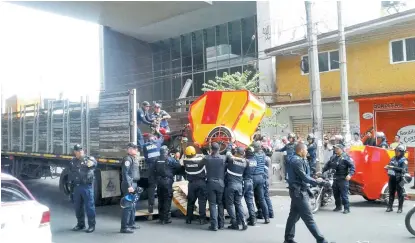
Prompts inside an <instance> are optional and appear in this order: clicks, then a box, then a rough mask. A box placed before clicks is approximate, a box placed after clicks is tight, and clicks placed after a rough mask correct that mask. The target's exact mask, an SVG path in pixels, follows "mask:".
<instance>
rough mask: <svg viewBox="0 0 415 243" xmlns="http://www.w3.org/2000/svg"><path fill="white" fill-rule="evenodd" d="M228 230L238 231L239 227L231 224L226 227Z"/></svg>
mask: <svg viewBox="0 0 415 243" xmlns="http://www.w3.org/2000/svg"><path fill="white" fill-rule="evenodd" d="M228 229H233V230H239V226H238V225H237V224H231V225H229V226H228Z"/></svg>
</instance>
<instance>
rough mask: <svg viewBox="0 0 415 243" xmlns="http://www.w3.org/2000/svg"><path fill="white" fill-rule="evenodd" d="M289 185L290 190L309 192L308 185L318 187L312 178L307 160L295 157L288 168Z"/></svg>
mask: <svg viewBox="0 0 415 243" xmlns="http://www.w3.org/2000/svg"><path fill="white" fill-rule="evenodd" d="M287 180H288V184H289V187H290V188H293V189H301V190H307V189H308V188H309V185H308V184H312V185H314V186H315V185H317V181H316V180H315V179H314V178H312V177H310V167H309V165H308V162H307V159H305V158H301V157H300V156H298V155H294V156H293V157H292V159H291V162H290V167H288V178H287Z"/></svg>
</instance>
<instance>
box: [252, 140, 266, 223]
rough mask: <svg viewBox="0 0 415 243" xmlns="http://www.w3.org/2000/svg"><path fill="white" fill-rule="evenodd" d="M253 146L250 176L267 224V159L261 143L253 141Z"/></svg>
mask: <svg viewBox="0 0 415 243" xmlns="http://www.w3.org/2000/svg"><path fill="white" fill-rule="evenodd" d="M253 147H254V158H255V160H256V163H257V165H256V167H255V169H254V171H253V173H252V178H253V182H254V194H255V195H256V196H258V201H259V205H260V208H261V210H262V214H263V217H264V219H265V223H266V224H268V223H269V222H270V220H269V212H268V206H267V203H266V202H265V196H264V188H265V176H264V174H265V164H266V160H267V156H266V155H265V153H264V152H263V151H262V149H261V144H260V143H259V142H258V141H256V142H254V143H253Z"/></svg>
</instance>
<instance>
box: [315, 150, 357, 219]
mask: <svg viewBox="0 0 415 243" xmlns="http://www.w3.org/2000/svg"><path fill="white" fill-rule="evenodd" d="M333 147H334V155H333V156H332V157H331V158H330V160H329V161H328V162H327V163H326V164H325V165H324V167H323V171H322V172H323V173H324V172H326V171H328V170H329V169H334V170H336V172H335V174H334V182H333V195H334V200H335V203H336V208H335V209H334V210H333V211H335V212H337V211H341V210H342V206H341V205H342V204H343V206H344V211H343V213H344V214H348V213H350V205H349V180H350V179H351V178H352V176H353V174H354V172H355V166H354V162H353V159H352V158H350V157H349V155H347V154H346V153H345V152H344V145H343V144H336V145H334V146H333Z"/></svg>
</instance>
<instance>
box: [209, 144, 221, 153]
mask: <svg viewBox="0 0 415 243" xmlns="http://www.w3.org/2000/svg"><path fill="white" fill-rule="evenodd" d="M210 147H211V149H212V151H219V149H220V145H219V144H218V143H216V142H213V143H212V144H211V145H210Z"/></svg>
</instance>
